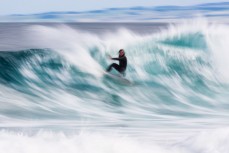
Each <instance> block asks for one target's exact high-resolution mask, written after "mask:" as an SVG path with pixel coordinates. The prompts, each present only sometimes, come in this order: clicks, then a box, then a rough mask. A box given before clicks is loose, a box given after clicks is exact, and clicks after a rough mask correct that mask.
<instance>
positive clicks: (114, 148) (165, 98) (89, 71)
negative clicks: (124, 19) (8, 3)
mask: <svg viewBox="0 0 229 153" xmlns="http://www.w3.org/2000/svg"><path fill="white" fill-rule="evenodd" d="M107 24H109V26H107V27H106V26H105V25H104V23H102V24H99V23H93V24H92V23H91V24H90V23H87V24H86V23H84V24H42V23H39V24H16V25H14V24H1V26H0V27H1V29H4V30H2V33H1V35H0V38H1V39H2V43H1V44H0V50H1V52H0V59H1V60H0V67H1V71H0V86H1V88H0V104H1V107H0V127H1V131H0V150H3V149H4V151H5V152H17V151H18V150H20V151H21V152H23V153H24V152H25V153H29V152H35V151H34V150H36V151H37V152H49V153H52V152H55V153H56V152H69V153H71V152H83V153H91V152H98V153H101V152H102V153H103V152H104V153H105V152H115V153H116V152H117V153H118V152H120V153H122V152H123V153H124V152H125V153H126V152H136V153H137V152H143V153H144V152H146V153H148V152H157V153H167V152H170V153H171V152H174V153H217V152H220V153H226V152H228V150H229V148H228V142H229V139H228V124H229V122H228V115H229V112H228V108H229V105H228V97H229V93H228V89H229V84H228V80H229V73H228V71H227V69H228V68H227V64H228V57H229V56H228V41H229V35H228V33H229V29H228V25H226V24H217V23H208V22H207V21H206V20H204V19H198V20H194V21H186V22H184V23H182V24H171V25H168V24H153V23H151V24H150V23H146V24H144V23H141V24H140V23H133V24H131V23H128V24H114V25H113V26H112V25H111V23H107ZM7 31H9V33H8V32H7ZM120 48H123V49H125V52H126V56H127V58H128V67H127V71H126V73H127V75H126V78H127V79H128V80H130V81H131V84H123V83H122V82H120V81H118V80H114V79H111V78H108V77H105V76H104V75H103V71H104V69H106V67H107V66H108V65H109V64H110V63H112V62H113V61H110V60H109V59H108V58H107V55H112V56H113V57H115V56H118V54H117V52H118V50H119V49H120ZM113 73H117V72H115V71H113ZM12 142H13V143H12ZM40 146H42V147H40ZM34 148H36V149H34Z"/></svg>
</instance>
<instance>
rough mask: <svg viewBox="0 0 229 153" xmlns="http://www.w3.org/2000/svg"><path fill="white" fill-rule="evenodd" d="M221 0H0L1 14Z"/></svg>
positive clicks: (184, 3)
mask: <svg viewBox="0 0 229 153" xmlns="http://www.w3.org/2000/svg"><path fill="white" fill-rule="evenodd" d="M219 1H220V0H19V1H17V2H16V0H0V15H11V14H33V13H43V12H52V11H57V12H62V11H76V12H81V11H89V10H99V9H106V8H120V7H135V6H164V5H178V6H179V5H180V6H184V5H195V4H201V3H214V2H219Z"/></svg>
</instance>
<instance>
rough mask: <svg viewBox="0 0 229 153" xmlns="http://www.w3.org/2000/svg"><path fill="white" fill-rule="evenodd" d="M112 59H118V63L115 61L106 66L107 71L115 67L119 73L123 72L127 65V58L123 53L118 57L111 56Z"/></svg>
mask: <svg viewBox="0 0 229 153" xmlns="http://www.w3.org/2000/svg"><path fill="white" fill-rule="evenodd" d="M111 59H112V60H118V61H119V65H118V64H116V63H113V64H111V65H110V66H109V67H108V68H107V72H110V71H111V69H112V68H115V69H116V70H117V71H118V72H119V73H124V72H125V70H126V66H127V58H126V56H125V55H123V56H119V57H118V58H111Z"/></svg>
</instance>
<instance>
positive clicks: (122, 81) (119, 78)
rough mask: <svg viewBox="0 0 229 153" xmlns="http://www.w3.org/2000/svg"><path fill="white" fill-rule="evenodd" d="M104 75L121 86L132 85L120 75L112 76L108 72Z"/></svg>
mask: <svg viewBox="0 0 229 153" xmlns="http://www.w3.org/2000/svg"><path fill="white" fill-rule="evenodd" d="M104 75H105V76H107V77H108V78H111V79H113V80H115V81H118V82H120V83H122V84H126V85H132V82H131V81H130V80H128V79H127V78H125V77H124V76H122V75H121V74H112V73H109V72H104Z"/></svg>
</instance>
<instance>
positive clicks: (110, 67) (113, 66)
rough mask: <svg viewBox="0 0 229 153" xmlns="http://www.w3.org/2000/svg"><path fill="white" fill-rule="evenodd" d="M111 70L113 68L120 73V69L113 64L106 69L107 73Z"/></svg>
mask: <svg viewBox="0 0 229 153" xmlns="http://www.w3.org/2000/svg"><path fill="white" fill-rule="evenodd" d="M112 68H115V69H116V70H117V71H118V72H120V70H121V68H120V66H119V65H118V64H116V63H113V64H111V65H110V66H109V67H108V68H107V72H110V71H111V69H112Z"/></svg>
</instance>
